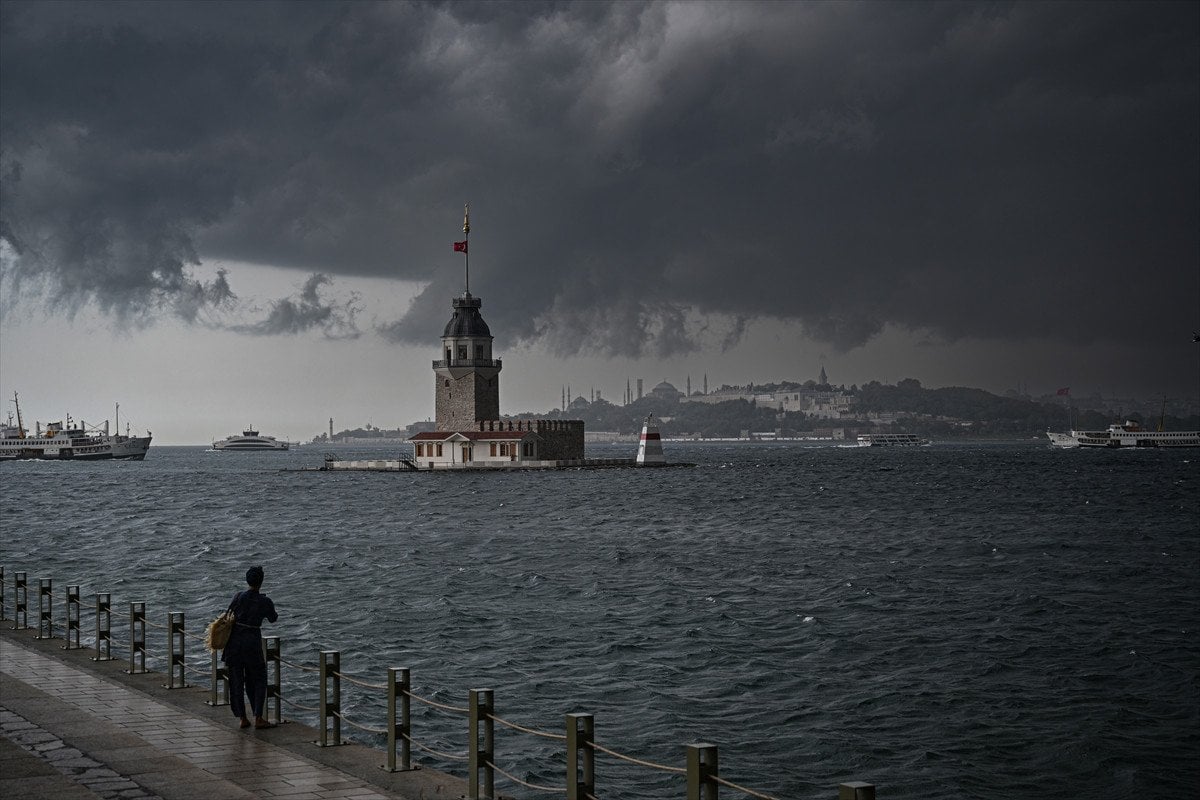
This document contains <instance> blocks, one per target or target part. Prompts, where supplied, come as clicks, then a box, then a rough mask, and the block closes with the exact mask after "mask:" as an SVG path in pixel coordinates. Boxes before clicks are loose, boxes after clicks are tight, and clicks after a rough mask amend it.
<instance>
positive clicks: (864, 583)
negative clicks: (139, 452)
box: [0, 439, 1200, 800]
mask: <svg viewBox="0 0 1200 800" xmlns="http://www.w3.org/2000/svg"><path fill="white" fill-rule="evenodd" d="M635 447H636V445H634V444H610V445H596V446H589V448H588V456H589V457H596V458H605V457H622V456H632V455H633V450H634V449H635ZM330 449H331V448H324V449H322V448H320V447H316V446H312V447H310V446H304V447H300V448H298V449H293V450H290V451H288V452H260V453H246V452H242V453H230V452H215V451H212V450H209V449H206V448H203V447H157V446H156V447H152V448H151V450H150V452H149V455H148V456H147V458H146V460H145V461H142V462H121V463H117V462H108V463H56V462H39V461H26V462H18V463H5V464H0V486H2V496H3V502H2V508H3V513H2V516H0V522H2V528H3V533H2V536H0V566H3V567H4V568H5V572H6V578H5V580H6V592H7V595H6V598H7V601H8V609H9V611H10V614H11V609H12V605H11V602H12V575H13V573H14V572H17V571H24V572H26V573H27V575H28V577H29V579H30V582H31V584H32V585H33V586H36V580H37V579H39V578H47V579H51V580H52V581H53V587H54V590H53V591H54V593H55V596H56V597H57V598H60V599H61V598H62V597H63V596H64V589H65V587H66V586H67V585H70V584H77V585H79V586H80V587H81V593H82V595H83V599H84V601H83V606H84V608H83V613H82V624H83V631H84V641H85V643H88V642H90V641H91V638H90V636H89V631H94V627H93V626H94V615H93V611H92V609H93V608H94V594H95V593H96V592H109V593H111V595H112V600H113V606H114V614H113V619H114V622H113V630H114V638H115V640H116V647H115V652H116V653H117V654H118V655H120V654H121V653H123V652H127V651H123V650H122V649H121V648H122V646H123V642H122V639H123V637H124V636H125V634H124V631H125V630H127V627H128V626H127V622H126V621H125V620H126V616H124V615H127V607H128V606H127V604H128V603H129V602H145V603H146V607H147V612H148V615H149V619H150V621H151V623H152V626H153V625H154V624H156V623H157V625H158V627H151V629H150V632H149V634H148V635H149V650H150V657H149V665H150V666H151V668H155V669H160V670H164V671H165V663H166V662H165V649H166V643H165V642H166V637H165V632H164V631H163V630H161V626H162V625H164V624H165V622H166V615H167V613H168V612H172V611H182V612H184V613H185V619H186V624H187V626H188V631H189V634H190V637H189V643H188V648H189V651H188V663H189V668H190V670H191V669H194V670H195V673H190V674H193V677H194V680H195V682H197V683H199V684H201V685H206V684H207V676H206V672H205V670H206V668H207V664H208V659H207V657H206V655H205V654H204V653H203V652H202V649H201V647H200V645H199V643H198V642H197V641H196V640H195V637H198V636H199V634H200V632H201V631H202V630H203V627H204V624H205V623H206V622H207V621H208V620H209V619H211V618H212V617H213V616H214V615H215V614H216V613H217V612H219V611H221V610H223V609H224V608H225V606H226V605H227V604H228V602H229V600H230V598H231V597H232V595H233V594H234V592H236V591H238V590H239V589H241V588H244V580H243V576H244V574H245V571H246V569H247V567H249V566H251V565H254V564H260V565H262V566H263V567H264V569H265V571H266V582H265V583H264V585H263V591H264V593H266V594H267V595H269V596H270V597H271V598H272V599H273V600H274V602H275V605H276V607H277V609H278V611H279V621H278V623H276V624H275V625H270V626H267V627H268V630H267V633H268V634H271V635H277V636H279V637H280V641H281V647H282V651H283V658H284V662H285V664H284V667H283V694H284V698H285V700H286V701H287V702H286V703H285V704H284V706H283V711H284V716H285V717H286V718H288V719H293V720H297V721H300V722H304V723H307V724H312V725H316V724H317V718H316V714H315V712H314V711H313V710H312V709H315V707H316V705H317V680H316V676H315V674H314V673H313V672H312V670H313V669H314V668H315V666H316V664H317V663H318V661H319V658H320V656H319V653H320V652H321V651H330V650H335V651H337V652H338V653H339V654H340V659H341V670H342V672H343V673H344V674H346V675H347V676H348V677H351V678H353V679H355V680H356V681H358V683H352V682H343V684H342V693H343V714H344V716H345V718H346V720H347V723H348V724H344V725H343V726H342V733H343V736H345V737H346V738H349V739H352V740H356V741H359V742H362V743H365V744H368V745H371V746H374V747H378V748H380V750H381V752H380V763H381V764H382V763H383V760H384V753H383V752H382V750H383V748H384V746H385V739H384V737H383V736H382V735H380V734H379V733H378V731H380V730H382V729H383V728H384V726H385V724H386V718H385V709H386V702H385V699H386V698H385V692H383V691H382V690H380V689H379V688H378V687H379V686H381V685H383V684H386V681H387V670H388V668H389V667H407V668H409V669H410V670H411V675H412V690H413V692H414V694H416V695H418V696H419V697H421V698H423V699H425V700H427V701H431V702H432V703H437V704H439V705H441V706H444V707H445V708H438V707H436V706H434V705H430V704H429V703H428V702H414V703H413V714H414V718H413V737H414V739H415V740H416V741H417V743H418V745H419V747H417V748H414V750H413V753H414V758H415V759H416V760H417V761H418V762H419V763H420V764H422V765H424V766H426V767H427V768H435V769H440V770H444V771H447V772H451V773H454V774H458V775H460V776H463V777H465V775H466V764H465V763H464V762H463V761H461V760H460V759H461V758H462V757H463V756H464V755H465V752H466V738H467V721H466V719H465V717H463V716H462V714H461V712H459V711H457V710H455V709H459V708H463V707H465V706H466V705H467V700H468V694H469V692H470V690H472V689H480V688H487V689H491V690H492V691H493V692H494V698H495V700H494V702H495V714H496V715H497V716H498V717H500V718H501V719H503V720H505V721H506V722H509V723H512V724H514V725H517V726H520V727H523V728H526V729H529V730H534V731H538V732H541V733H543V734H547V735H542V736H538V735H533V734H529V733H525V732H523V731H521V730H518V729H516V728H513V727H511V726H509V725H497V726H496V763H497V765H498V766H499V767H500V768H502V769H503V770H505V771H506V772H507V773H509V774H510V775H512V776H513V777H515V778H517V779H518V780H519V781H522V782H524V783H527V784H530V785H532V786H540V787H555V788H559V789H561V788H562V787H563V786H564V785H565V784H564V777H563V770H564V766H563V765H564V753H565V748H564V745H563V742H562V741H561V739H560V738H557V737H560V736H561V735H562V734H563V732H564V729H565V724H566V722H565V719H566V718H565V715H566V714H568V713H577V712H581V713H590V714H593V715H594V720H595V739H596V742H597V743H598V744H600V745H602V746H603V747H605V748H607V749H608V750H610V751H613V752H615V753H619V754H622V755H624V756H627V757H629V758H633V759H636V760H638V761H639V762H642V763H638V764H634V763H631V762H630V761H627V760H624V759H620V758H617V757H614V756H611V755H609V754H607V753H604V752H600V753H598V754H597V755H596V762H595V763H596V793H597V796H600V797H609V798H633V799H634V800H641V799H642V798H660V797H681V796H683V795H684V776H683V775H681V774H680V773H679V772H678V770H679V769H681V768H682V767H684V766H685V764H686V755H685V745H687V744H689V743H696V742H705V743H711V744H715V745H716V746H717V748H718V754H719V772H720V775H721V777H722V778H723V779H724V780H727V781H729V782H731V783H734V784H736V785H738V786H742V787H746V788H748V789H750V790H752V791H753V792H755V793H757V795H743V794H741V793H739V792H738V791H736V790H734V789H731V788H725V787H723V788H722V789H721V796H722V797H739V796H766V797H775V798H804V799H807V798H812V799H813V800H817V799H818V798H826V799H828V798H833V797H836V796H837V786H838V785H839V784H840V783H843V782H849V781H863V782H867V783H871V784H874V785H875V787H876V792H877V796H878V797H879V798H881V800H883V799H886V800H916V798H996V799H997V800H1000V799H1003V800H1012V798H1052V797H1054V798H1057V797H1087V798H1092V799H1093V800H1096V799H1101V800H1103V799H1104V798H1113V800H1117V799H1118V798H1120V799H1122V800H1124V799H1125V798H1132V797H1185V796H1190V797H1195V796H1197V793H1198V792H1200V640H1198V637H1197V630H1198V628H1200V451H1197V450H1175V451H1168V450H1123V451H1109V450H1060V449H1055V448H1052V447H1049V446H1048V445H1047V443H1046V442H1045V440H1044V439H1043V440H1024V441H1011V442H970V443H958V442H956V443H943V442H934V443H933V444H932V445H930V446H927V447H920V448H857V447H844V446H836V445H832V444H829V443H824V444H820V445H815V444H811V443H795V442H774V443H771V442H755V443H750V442H725V443H692V442H687V443H682V442H680V443H676V442H667V443H666V444H665V446H664V449H665V452H666V456H667V459H668V460H669V461H672V462H683V463H688V464H691V465H692V466H689V467H680V468H676V469H635V468H623V469H598V470H587V469H575V470H563V471H552V472H545V471H506V472H471V473H439V474H431V473H422V474H413V473H398V472H397V473H379V472H374V473H372V472H323V471H319V470H317V469H316V468H317V467H319V466H320V465H321V464H322V462H323V458H324V455H325V453H326V452H327V451H329V450H330ZM397 450H398V446H393V447H374V448H372V447H359V448H350V447H343V448H342V449H340V450H339V451H338V455H339V456H341V457H345V458H355V457H356V458H387V457H394V456H395V455H396V452H397ZM29 596H30V599H31V602H32V603H34V604H35V605H34V608H35V609H36V591H35V590H31V591H30V595H29ZM55 613H56V615H57V618H58V619H59V620H61V619H62V609H61V606H60V607H59V609H58V610H56V612H55ZM32 619H34V615H32V614H31V620H32ZM93 635H94V634H93ZM447 709H449V710H447ZM496 785H497V789H498V790H500V791H503V792H504V793H506V794H509V795H511V796H513V797H517V798H526V797H530V798H531V797H544V796H546V793H545V792H542V791H538V790H535V789H530V788H527V787H526V786H524V785H521V784H520V783H514V782H513V781H511V780H509V779H507V778H505V777H503V776H500V775H497V779H496Z"/></svg>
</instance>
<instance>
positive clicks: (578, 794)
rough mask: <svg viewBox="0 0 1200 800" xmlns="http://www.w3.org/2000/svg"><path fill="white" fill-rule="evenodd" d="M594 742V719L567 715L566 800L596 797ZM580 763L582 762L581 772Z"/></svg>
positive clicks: (584, 799)
mask: <svg viewBox="0 0 1200 800" xmlns="http://www.w3.org/2000/svg"><path fill="white" fill-rule="evenodd" d="M594 741H596V718H595V717H593V716H592V715H591V714H567V800H587V798H589V797H595V796H596V751H595V750H593V749H592V742H594ZM580 761H582V762H583V768H582V770H581V769H580ZM581 773H582V774H581Z"/></svg>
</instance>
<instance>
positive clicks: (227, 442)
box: [212, 428, 291, 450]
mask: <svg viewBox="0 0 1200 800" xmlns="http://www.w3.org/2000/svg"><path fill="white" fill-rule="evenodd" d="M212 446H213V450H287V449H288V447H289V446H291V442H281V441H279V440H278V439H276V438H275V437H274V436H263V435H262V434H260V433H259V432H258V431H256V430H254V428H246V430H244V431H242V435H241V436H226V437H225V438H224V439H221V440H219V441H216V442H213V443H212Z"/></svg>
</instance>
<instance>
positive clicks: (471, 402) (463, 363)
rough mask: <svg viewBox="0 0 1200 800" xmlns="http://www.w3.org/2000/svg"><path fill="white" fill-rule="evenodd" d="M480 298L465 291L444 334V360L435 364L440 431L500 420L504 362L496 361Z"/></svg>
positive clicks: (437, 412)
mask: <svg viewBox="0 0 1200 800" xmlns="http://www.w3.org/2000/svg"><path fill="white" fill-rule="evenodd" d="M481 305H483V303H482V302H481V301H480V299H479V298H478V297H472V296H471V293H470V292H463V294H462V297H456V298H454V301H453V307H454V314H453V316H451V317H450V321H449V322H447V323H446V330H445V331H444V332H443V333H442V355H443V356H444V359H443V360H440V361H434V362H433V374H434V380H435V382H436V388H435V390H434V408H435V412H436V421H437V429H438V430H439V431H466V430H474V429H475V428H476V427H477V423H476V421H477V420H495V419H499V418H500V359H498V358H497V359H493V358H492V332H491V331H490V330H488V326H487V323H486V322H484V321H483V317H482V316H481V315H480V313H479V307H480V306H481Z"/></svg>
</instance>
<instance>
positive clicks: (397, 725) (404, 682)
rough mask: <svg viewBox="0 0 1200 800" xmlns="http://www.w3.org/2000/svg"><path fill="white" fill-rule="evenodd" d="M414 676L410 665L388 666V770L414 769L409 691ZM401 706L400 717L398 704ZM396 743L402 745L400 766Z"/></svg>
mask: <svg viewBox="0 0 1200 800" xmlns="http://www.w3.org/2000/svg"><path fill="white" fill-rule="evenodd" d="M411 691H412V677H411V675H410V674H409V670H408V667H388V760H387V766H386V767H384V769H386V770H387V771H388V772H398V771H400V770H404V771H408V770H410V769H412V768H413V767H412V743H411V737H412V720H411V716H410V713H409V712H410V710H411V709H410V704H411V702H412V700H411V699H410V697H409V693H410V692H411ZM397 704H399V706H400V715H399V717H400V718H399V719H397V718H396V705H397ZM396 745H399V746H400V766H399V768H397V767H396Z"/></svg>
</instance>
